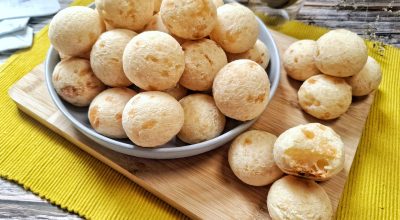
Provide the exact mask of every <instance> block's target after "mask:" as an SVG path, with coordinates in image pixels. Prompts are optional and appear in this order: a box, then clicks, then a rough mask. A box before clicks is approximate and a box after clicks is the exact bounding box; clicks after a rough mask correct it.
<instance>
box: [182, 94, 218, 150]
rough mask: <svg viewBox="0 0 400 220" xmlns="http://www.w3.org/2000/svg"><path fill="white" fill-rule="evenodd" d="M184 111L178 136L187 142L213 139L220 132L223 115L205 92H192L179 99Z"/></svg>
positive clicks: (193, 142) (192, 142)
mask: <svg viewBox="0 0 400 220" xmlns="http://www.w3.org/2000/svg"><path fill="white" fill-rule="evenodd" d="M179 103H180V104H181V105H182V108H183V111H184V113H185V122H184V123H183V127H182V129H181V131H180V132H179V133H178V138H179V139H181V140H182V141H184V142H186V143H189V144H196V143H199V142H203V141H206V140H210V139H213V138H214V137H217V136H218V135H220V134H221V133H222V131H223V130H224V127H225V116H224V115H223V114H222V113H221V112H220V111H219V110H218V108H217V106H216V105H215V102H214V99H213V98H212V97H211V96H209V95H206V94H192V95H188V96H186V97H184V98H183V99H181V100H180V101H179Z"/></svg>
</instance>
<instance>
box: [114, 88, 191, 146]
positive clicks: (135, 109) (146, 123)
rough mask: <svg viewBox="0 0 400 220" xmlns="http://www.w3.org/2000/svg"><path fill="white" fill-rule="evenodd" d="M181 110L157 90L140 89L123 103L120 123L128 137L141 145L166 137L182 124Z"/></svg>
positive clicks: (151, 144)
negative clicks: (143, 90)
mask: <svg viewBox="0 0 400 220" xmlns="http://www.w3.org/2000/svg"><path fill="white" fill-rule="evenodd" d="M183 121H184V113H183V109H182V106H181V105H180V104H179V102H178V101H176V99H174V97H172V96H170V95H168V94H166V93H164V92H158V91H152V92H142V93H139V94H137V95H135V96H134V97H133V98H132V99H131V100H129V102H128V103H127V104H126V106H125V108H124V111H123V113H122V126H123V128H124V130H125V132H126V134H127V135H128V137H129V139H130V140H131V141H132V142H133V143H135V144H137V145H139V146H142V147H156V146H160V145H163V144H165V143H167V142H168V141H170V140H171V139H172V138H173V137H174V136H175V135H176V134H177V133H178V132H179V131H180V130H181V128H182V125H183Z"/></svg>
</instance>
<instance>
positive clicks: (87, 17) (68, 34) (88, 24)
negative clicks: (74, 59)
mask: <svg viewBox="0 0 400 220" xmlns="http://www.w3.org/2000/svg"><path fill="white" fill-rule="evenodd" d="M104 31H105V25H104V22H103V21H102V20H101V18H100V16H99V15H98V14H97V13H96V12H95V11H94V10H93V9H91V8H88V7H83V6H72V7H68V8H66V9H63V10H61V11H60V12H58V13H57V14H56V15H55V16H54V18H53V19H52V20H51V22H50V26H49V39H50V42H51V44H52V45H53V46H54V48H56V50H57V51H58V52H60V53H62V54H64V55H67V56H82V55H83V54H85V53H87V52H90V49H91V48H92V46H93V44H94V43H95V42H96V40H97V38H99V36H100V34H101V33H103V32H104Z"/></svg>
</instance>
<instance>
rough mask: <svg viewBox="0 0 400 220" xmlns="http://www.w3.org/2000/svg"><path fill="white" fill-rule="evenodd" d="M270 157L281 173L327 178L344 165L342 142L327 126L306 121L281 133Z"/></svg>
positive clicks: (310, 177) (320, 178) (316, 178)
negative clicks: (272, 156) (306, 122)
mask: <svg viewBox="0 0 400 220" xmlns="http://www.w3.org/2000/svg"><path fill="white" fill-rule="evenodd" d="M273 153H274V159H275V162H276V164H277V165H278V167H279V168H280V169H281V170H282V171H283V172H285V173H287V174H290V175H295V176H301V177H305V178H308V179H313V180H318V181H322V180H327V179H329V178H330V177H332V176H333V175H335V174H337V173H339V172H340V171H341V170H342V169H343V166H344V157H345V151H344V144H343V141H342V139H341V138H340V136H339V135H338V134H337V133H336V132H335V131H334V130H333V129H331V128H330V127H327V126H325V125H322V124H319V123H310V124H305V125H299V126H296V127H293V128H290V129H288V130H286V131H285V132H283V133H282V134H281V135H280V136H279V137H278V139H277V140H276V142H275V145H274V150H273Z"/></svg>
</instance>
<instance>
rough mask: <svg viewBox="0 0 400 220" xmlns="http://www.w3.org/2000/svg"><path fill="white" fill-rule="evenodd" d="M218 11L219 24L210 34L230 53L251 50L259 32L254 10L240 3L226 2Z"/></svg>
mask: <svg viewBox="0 0 400 220" xmlns="http://www.w3.org/2000/svg"><path fill="white" fill-rule="evenodd" d="M217 12H218V16H217V24H216V25H215V28H214V29H213V31H212V32H211V34H210V37H211V39H212V40H213V41H215V42H217V43H218V44H219V45H221V47H222V48H223V49H224V50H225V51H227V52H229V53H243V52H245V51H247V50H250V49H251V48H252V47H253V46H254V44H255V43H256V41H257V38H258V32H259V30H258V23H257V19H256V16H255V15H254V14H253V12H252V11H251V10H250V9H248V8H246V7H245V6H243V5H240V4H238V3H230V4H225V5H223V6H221V7H219V8H218V10H217Z"/></svg>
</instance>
